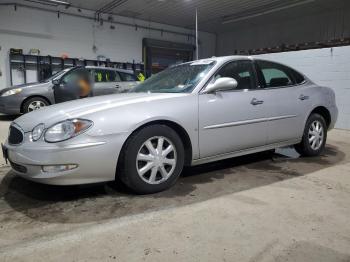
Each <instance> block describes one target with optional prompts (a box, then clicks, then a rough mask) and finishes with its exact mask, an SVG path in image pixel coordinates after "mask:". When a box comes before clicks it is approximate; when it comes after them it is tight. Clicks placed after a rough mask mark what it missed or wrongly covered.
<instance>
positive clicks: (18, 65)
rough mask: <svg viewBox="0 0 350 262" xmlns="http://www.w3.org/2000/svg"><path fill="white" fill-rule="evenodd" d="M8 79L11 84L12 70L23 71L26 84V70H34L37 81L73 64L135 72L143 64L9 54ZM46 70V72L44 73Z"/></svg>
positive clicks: (139, 69) (142, 66) (140, 69)
mask: <svg viewBox="0 0 350 262" xmlns="http://www.w3.org/2000/svg"><path fill="white" fill-rule="evenodd" d="M9 64H10V81H11V85H13V75H12V74H13V73H12V70H16V69H17V70H19V71H22V72H23V79H24V84H27V70H36V72H37V79H38V81H41V80H43V79H44V78H47V77H50V76H51V75H52V74H53V73H55V72H58V71H60V70H63V69H65V68H67V67H73V66H104V67H112V68H121V69H128V70H133V71H134V72H135V73H139V72H143V71H144V65H143V64H141V63H135V62H132V63H129V62H127V63H125V62H111V61H100V60H91V59H84V60H82V59H79V58H66V59H63V58H61V57H55V56H39V55H23V54H9ZM44 70H46V74H44Z"/></svg>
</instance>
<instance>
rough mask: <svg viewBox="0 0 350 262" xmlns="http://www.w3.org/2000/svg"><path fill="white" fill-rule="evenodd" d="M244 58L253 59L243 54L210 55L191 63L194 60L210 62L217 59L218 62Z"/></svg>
mask: <svg viewBox="0 0 350 262" xmlns="http://www.w3.org/2000/svg"><path fill="white" fill-rule="evenodd" d="M242 59H246V60H253V57H251V56H242V55H231V56H218V57H216V56H213V57H208V58H204V59H199V60H195V61H191V62H190V63H193V62H199V63H201V62H203V63H205V62H209V61H216V62H227V61H232V60H242Z"/></svg>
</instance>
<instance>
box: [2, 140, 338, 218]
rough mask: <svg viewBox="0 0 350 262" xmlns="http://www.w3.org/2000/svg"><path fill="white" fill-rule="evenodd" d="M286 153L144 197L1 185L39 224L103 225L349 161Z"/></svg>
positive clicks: (192, 171)
mask: <svg viewBox="0 0 350 262" xmlns="http://www.w3.org/2000/svg"><path fill="white" fill-rule="evenodd" d="M284 150H287V151H283V150H282V151H281V150H278V151H277V153H258V154H253V155H248V156H242V157H236V158H231V159H227V160H224V161H219V162H214V163H210V164H205V165H201V166H197V167H191V168H186V169H185V170H184V171H183V173H182V177H181V178H180V179H179V181H178V182H177V184H176V185H175V186H174V187H172V188H170V189H169V190H167V191H165V192H161V193H157V194H153V195H143V196H140V195H133V194H132V193H131V192H129V191H128V190H127V189H126V188H125V187H124V186H122V185H120V184H117V185H116V184H115V183H107V184H98V185H90V186H48V185H41V184H37V183H33V182H30V181H27V180H24V179H22V178H20V177H17V176H15V175H13V174H12V172H11V171H10V172H8V173H7V174H6V175H5V177H4V178H3V180H2V181H1V184H0V198H3V200H4V201H6V202H7V204H8V205H9V206H10V207H11V208H12V209H13V210H15V211H17V212H19V213H20V214H22V215H25V216H26V217H28V218H30V219H32V220H36V221H43V222H49V223H82V222H91V221H101V220H104V219H110V218H116V217H122V216H125V215H132V214H138V213H142V212H146V211H152V210H159V209H165V208H169V207H176V206H183V205H188V204H191V203H196V202H201V201H205V200H207V199H211V198H214V197H218V196H222V195H226V194H230V193H235V192H239V191H243V190H249V189H252V188H256V187H260V186H264V185H268V184H271V183H275V182H278V181H282V180H285V179H289V178H293V177H297V176H303V175H307V174H308V173H311V172H315V171H317V170H320V169H323V168H326V167H329V166H332V165H335V164H337V163H339V162H341V161H342V160H343V159H344V158H345V154H344V153H343V152H342V151H340V150H339V149H338V148H337V147H335V146H327V147H326V149H325V151H324V153H323V154H322V156H320V157H314V158H299V157H298V155H297V154H296V153H295V151H294V150H292V151H288V150H289V149H284ZM293 151H294V152H293ZM283 152H285V154H284V153H283ZM291 154H292V155H291ZM330 175H331V174H330ZM3 212H4V213H3ZM5 212H6V214H5ZM8 219H15V218H13V217H11V216H10V215H9V210H7V211H1V210H0V224H2V223H4V222H6V221H8Z"/></svg>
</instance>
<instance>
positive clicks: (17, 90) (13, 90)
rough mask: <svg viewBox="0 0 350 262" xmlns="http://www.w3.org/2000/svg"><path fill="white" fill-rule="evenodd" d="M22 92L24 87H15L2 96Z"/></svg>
mask: <svg viewBox="0 0 350 262" xmlns="http://www.w3.org/2000/svg"><path fill="white" fill-rule="evenodd" d="M21 92H22V88H15V89H11V90H8V91H6V92H5V93H3V94H2V95H1V96H11V95H15V94H18V93H21Z"/></svg>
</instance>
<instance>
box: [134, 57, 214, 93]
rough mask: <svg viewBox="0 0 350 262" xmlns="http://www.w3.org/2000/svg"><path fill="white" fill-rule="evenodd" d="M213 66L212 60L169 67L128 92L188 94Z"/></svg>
mask: <svg viewBox="0 0 350 262" xmlns="http://www.w3.org/2000/svg"><path fill="white" fill-rule="evenodd" d="M214 64H215V62H214V61H213V60H205V61H196V62H190V63H186V64H181V65H177V66H173V67H169V68H167V69H165V70H164V71H162V72H160V73H158V74H155V75H153V76H152V77H150V78H149V79H147V80H146V81H145V82H143V83H141V84H139V85H137V86H136V87H134V88H133V89H132V90H131V91H130V92H146V93H147V92H149V93H190V92H192V90H193V89H194V88H195V87H196V85H197V84H198V83H199V81H200V80H202V79H203V77H204V76H205V75H206V74H207V73H208V71H209V70H210V69H211V68H212V67H213V65H214Z"/></svg>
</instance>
